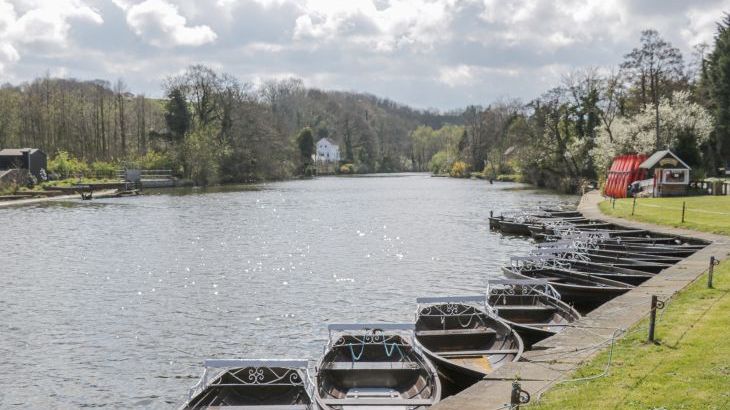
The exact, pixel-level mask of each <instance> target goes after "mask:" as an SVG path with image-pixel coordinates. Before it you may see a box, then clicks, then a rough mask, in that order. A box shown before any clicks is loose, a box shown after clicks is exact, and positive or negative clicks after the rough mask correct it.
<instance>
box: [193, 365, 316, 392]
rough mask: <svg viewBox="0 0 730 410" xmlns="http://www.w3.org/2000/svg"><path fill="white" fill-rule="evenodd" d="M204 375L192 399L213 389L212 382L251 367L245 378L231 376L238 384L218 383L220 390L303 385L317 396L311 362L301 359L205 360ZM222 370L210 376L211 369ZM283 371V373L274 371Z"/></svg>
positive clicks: (195, 387)
mask: <svg viewBox="0 0 730 410" xmlns="http://www.w3.org/2000/svg"><path fill="white" fill-rule="evenodd" d="M203 367H204V370H203V375H202V376H201V377H200V380H198V382H197V383H196V384H195V385H193V386H192V387H191V388H190V391H189V392H188V400H191V399H192V398H193V397H194V396H196V395H197V394H199V393H200V392H202V391H204V390H205V389H206V388H208V387H209V386H210V384H209V383H210V380H215V379H216V378H218V377H219V376H221V375H223V374H224V373H225V372H229V371H231V370H233V369H245V368H250V369H249V371H248V374H247V375H246V376H245V377H238V376H236V375H233V374H231V376H232V377H233V378H234V379H235V380H236V383H225V384H223V383H217V384H215V386H220V387H239V386H302V387H303V388H304V389H305V390H306V392H307V394H308V395H309V397H310V398H311V397H314V396H313V393H314V384H313V383H312V380H311V378H310V375H309V367H310V361H309V360H299V359H206V360H205V361H203ZM213 369H217V370H218V371H217V372H216V373H215V375H214V376H212V377H211V376H210V373H211V370H213ZM274 369H280V370H274Z"/></svg>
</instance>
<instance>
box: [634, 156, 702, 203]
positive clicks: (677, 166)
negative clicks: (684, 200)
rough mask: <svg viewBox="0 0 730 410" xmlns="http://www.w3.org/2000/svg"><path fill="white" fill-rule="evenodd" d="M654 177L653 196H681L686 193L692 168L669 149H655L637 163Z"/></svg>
mask: <svg viewBox="0 0 730 410" xmlns="http://www.w3.org/2000/svg"><path fill="white" fill-rule="evenodd" d="M639 168H641V169H644V170H646V171H647V175H648V176H650V177H651V176H653V177H654V196H655V197H661V196H681V195H686V194H687V189H688V188H689V182H690V180H689V174H690V171H691V170H692V168H690V166H689V165H687V164H686V163H685V162H684V161H682V160H681V159H680V158H679V157H678V156H677V155H676V154H674V153H673V152H672V151H670V150H668V149H667V150H662V151H657V152H655V153H654V154H652V156H650V157H649V158H647V159H646V161H644V162H642V163H641V165H639Z"/></svg>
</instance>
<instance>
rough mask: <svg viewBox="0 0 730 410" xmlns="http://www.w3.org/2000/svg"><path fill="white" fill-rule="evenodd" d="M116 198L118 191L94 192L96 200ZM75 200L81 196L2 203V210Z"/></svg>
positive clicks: (0, 203)
mask: <svg viewBox="0 0 730 410" xmlns="http://www.w3.org/2000/svg"><path fill="white" fill-rule="evenodd" d="M116 196H118V192H117V190H116V189H105V190H103V191H97V192H94V196H93V198H96V199H101V198H114V197H116ZM75 199H81V197H80V195H79V194H71V195H59V196H51V197H43V198H28V199H15V200H12V201H0V208H2V207H10V206H24V205H35V204H42V203H45V202H59V201H70V200H75Z"/></svg>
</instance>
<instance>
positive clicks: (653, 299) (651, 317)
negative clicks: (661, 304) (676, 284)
mask: <svg viewBox="0 0 730 410" xmlns="http://www.w3.org/2000/svg"><path fill="white" fill-rule="evenodd" d="M656 302H657V297H656V295H651V312H650V313H649V341H650V342H654V328H655V327H656V305H657V303H656Z"/></svg>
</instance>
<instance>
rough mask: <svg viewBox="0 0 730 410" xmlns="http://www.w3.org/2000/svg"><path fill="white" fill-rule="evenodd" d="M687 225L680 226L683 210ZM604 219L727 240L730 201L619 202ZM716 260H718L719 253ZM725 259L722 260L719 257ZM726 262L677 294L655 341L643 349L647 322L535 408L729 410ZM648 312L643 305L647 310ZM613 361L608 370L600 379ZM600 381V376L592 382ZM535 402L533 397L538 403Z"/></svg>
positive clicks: (607, 206) (729, 267) (605, 207)
mask: <svg viewBox="0 0 730 410" xmlns="http://www.w3.org/2000/svg"><path fill="white" fill-rule="evenodd" d="M683 205H684V207H685V215H684V217H685V220H684V222H682V207H683ZM599 207H600V209H601V211H602V212H603V213H604V214H607V215H611V216H615V217H620V218H625V219H630V220H635V221H641V222H649V223H654V224H658V225H668V226H674V227H682V228H688V229H693V230H697V231H705V232H711V233H717V234H724V235H730V197H727V196H724V197H715V196H701V197H686V198H639V199H637V202H636V208H635V209H633V215H632V208H633V199H631V198H628V199H619V200H617V201H616V202H615V204H614V203H612V202H611V201H603V202H601V203H600V205H599ZM718 256H720V255H718ZM723 256H724V255H723ZM729 294H730V262H727V261H726V262H723V263H722V264H720V265H719V266H717V267H716V269H715V275H714V287H713V289H708V288H707V273H706V272H705V273H704V274H703V275H702V276H701V277H700V278H699V279H698V280H697V281H695V282H694V283H693V284H691V285H690V286H688V287H687V288H686V289H684V290H683V291H681V292H679V293H678V294H677V295H675V296H674V297H673V298H672V299H671V300H670V301H669V302H668V304H667V305H666V307H665V309H663V310H661V311H659V312H658V322H657V328H656V329H657V330H656V332H657V336H656V337H657V339H658V343H657V344H653V343H647V342H646V339H647V333H648V318H647V319H644V320H642V321H641V322H639V323H638V324H637V325H636V326H634V327H633V328H631V329H629V331H628V333H627V335H626V336H625V337H624V338H622V339H621V340H619V341H617V342H616V344H615V345H614V347H613V351H611V349H605V350H604V351H603V352H601V353H600V354H599V355H597V356H596V357H595V358H594V359H593V360H592V361H590V362H589V363H587V364H585V365H583V366H582V367H581V368H579V369H578V370H577V371H576V372H575V373H574V374H572V375H571V376H570V380H574V379H582V378H585V379H586V380H582V381H567V382H563V383H560V384H557V385H555V386H554V387H553V388H552V389H550V390H549V391H548V392H547V393H545V395H543V397H542V398H541V400H540V401H539V402H538V403H535V404H534V405H531V406H529V407H531V408H535V409H584V408H591V409H730V344H729V343H727V341H728V340H730V313H729V312H730V296H729ZM647 308H648V306H647ZM609 356H610V357H611V365H610V366H609V367H608V371H607V372H606V373H605V375H604V374H603V373H604V371H605V369H606V365H607V363H608V361H609ZM598 375H601V376H600V377H596V376H598ZM536 399H537V398H533V401H536Z"/></svg>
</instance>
